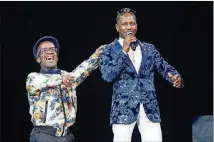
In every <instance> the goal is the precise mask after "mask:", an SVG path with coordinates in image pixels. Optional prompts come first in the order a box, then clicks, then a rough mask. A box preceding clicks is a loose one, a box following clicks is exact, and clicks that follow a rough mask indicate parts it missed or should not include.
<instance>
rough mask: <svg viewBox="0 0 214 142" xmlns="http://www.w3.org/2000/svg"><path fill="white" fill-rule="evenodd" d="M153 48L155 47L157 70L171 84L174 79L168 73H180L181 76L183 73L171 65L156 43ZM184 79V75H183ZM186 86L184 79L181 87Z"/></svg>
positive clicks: (154, 54)
mask: <svg viewBox="0 0 214 142" xmlns="http://www.w3.org/2000/svg"><path fill="white" fill-rule="evenodd" d="M152 49H153V56H154V60H155V66H156V69H157V71H158V72H159V73H160V74H161V75H162V77H163V78H164V79H165V80H167V81H169V82H170V83H171V84H173V81H172V80H171V79H170V77H169V76H168V73H169V72H170V73H171V74H173V75H179V76H180V77H181V75H180V74H179V73H178V71H177V70H176V69H175V68H174V67H173V66H171V65H170V64H168V63H167V62H166V61H165V60H164V58H163V57H162V56H161V54H160V53H159V52H158V50H157V49H156V48H155V46H154V45H152ZM181 79H182V77H181ZM183 87H184V83H183V79H182V82H181V88H183Z"/></svg>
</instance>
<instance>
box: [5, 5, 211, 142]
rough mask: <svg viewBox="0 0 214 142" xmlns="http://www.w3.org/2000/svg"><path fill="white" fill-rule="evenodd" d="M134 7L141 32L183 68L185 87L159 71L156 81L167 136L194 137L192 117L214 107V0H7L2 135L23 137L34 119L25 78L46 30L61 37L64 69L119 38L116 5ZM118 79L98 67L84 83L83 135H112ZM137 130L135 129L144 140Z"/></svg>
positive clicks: (99, 138)
mask: <svg viewBox="0 0 214 142" xmlns="http://www.w3.org/2000/svg"><path fill="white" fill-rule="evenodd" d="M123 7H130V8H133V9H134V10H136V12H137V19H138V34H137V37H138V39H140V40H142V41H145V42H148V43H152V44H155V45H156V47H157V48H158V50H159V51H160V53H161V54H162V55H163V57H164V58H165V60H166V61H168V62H169V63H170V64H171V65H173V66H174V67H175V68H176V69H177V70H178V71H179V72H180V74H181V75H182V77H183V79H184V83H185V88H184V89H175V88H173V87H172V86H171V85H170V84H169V83H168V82H167V81H165V80H163V79H162V77H161V76H160V75H159V74H156V75H155V85H156V89H157V94H158V100H159V104H160V110H161V117H162V123H161V124H162V131H163V140H164V142H181V141H182V142H191V137H192V133H191V128H192V118H193V117H194V116H196V115H205V114H212V112H213V111H212V103H213V102H212V100H213V99H212V79H213V76H212V73H213V70H212V64H213V62H212V53H213V52H212V49H213V45H212V44H213V41H212V39H213V38H212V36H213V35H212V34H213V20H212V17H213V15H212V14H213V13H212V12H213V11H212V8H213V7H212V2H19V3H18V2H7V3H4V4H3V3H1V14H2V15H3V18H2V23H1V24H2V27H3V37H2V39H4V42H3V44H2V45H3V49H2V59H3V62H2V66H3V73H2V75H3V76H2V79H3V81H2V82H3V83H2V95H3V96H2V108H3V110H2V117H3V121H2V126H3V128H2V132H3V141H4V142H9V141H11V140H13V141H20V142H25V141H28V139H29V134H30V131H31V129H32V123H31V121H30V115H29V105H28V100H27V95H26V89H25V81H26V77H27V75H28V74H29V73H30V72H35V71H39V70H40V66H39V64H37V63H36V62H35V59H34V58H33V55H32V47H33V45H34V43H35V42H36V41H37V40H38V38H40V37H41V36H45V35H51V36H54V37H56V38H57V39H58V40H59V42H60V46H61V48H60V60H59V68H61V69H64V70H67V71H72V70H73V69H75V67H76V66H77V65H78V64H80V63H81V62H82V61H83V60H85V59H87V58H88V57H89V56H90V55H91V54H92V53H93V52H94V51H95V49H96V48H97V47H99V46H100V45H102V44H107V43H110V42H111V41H113V40H114V39H115V38H117V37H118V34H117V33H116V30H115V27H114V25H115V18H116V12H117V10H118V9H120V8H123ZM111 87H112V84H109V83H106V82H104V81H103V80H102V79H101V77H100V72H99V70H96V71H94V72H93V73H92V74H91V75H90V76H89V77H88V79H87V80H85V81H84V82H83V83H82V84H81V85H80V86H79V87H78V88H77V95H78V113H77V121H76V123H75V125H74V126H73V127H72V128H71V130H72V131H73V133H74V135H75V137H76V140H77V142H86V141H87V142H111V141H112V138H113V134H112V130H111V127H110V125H109V112H110V107H111V93H112V88H111ZM139 136H140V135H139V132H138V130H137V129H135V131H134V133H133V140H135V141H134V142H140V137H139Z"/></svg>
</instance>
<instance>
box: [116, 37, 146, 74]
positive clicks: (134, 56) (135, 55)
mask: <svg viewBox="0 0 214 142" xmlns="http://www.w3.org/2000/svg"><path fill="white" fill-rule="evenodd" d="M118 41H119V43H120V45H121V46H122V47H123V41H124V39H123V38H121V37H120V38H119V40H118ZM127 54H128V55H129V58H130V60H131V61H132V64H133V65H134V67H135V70H136V72H137V73H138V72H139V69H140V65H141V61H142V52H141V48H140V46H139V45H138V46H137V47H136V50H135V51H133V50H132V49H131V48H130V49H129V51H128V53H127Z"/></svg>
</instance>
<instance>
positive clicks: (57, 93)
mask: <svg viewBox="0 0 214 142" xmlns="http://www.w3.org/2000/svg"><path fill="white" fill-rule="evenodd" d="M98 59H99V58H98V56H97V54H96V53H94V54H92V55H91V56H90V58H89V59H88V60H85V61H84V62H82V63H81V64H80V65H79V66H78V67H77V68H76V69H74V70H73V71H72V72H66V71H64V70H61V73H60V74H42V73H36V72H32V73H30V74H29V75H28V76H27V81H26V89H27V92H28V101H29V105H30V114H31V116H32V117H31V121H32V123H33V124H34V126H52V127H54V128H56V129H57V131H56V136H65V135H66V134H67V129H68V127H70V126H72V125H73V124H74V123H75V119H76V112H77V97H76V88H77V87H78V85H79V84H80V83H82V82H83V81H84V80H85V79H86V78H87V77H88V76H89V74H90V73H91V72H92V71H93V70H95V69H96V68H97V67H98ZM63 75H71V76H73V77H74V82H73V83H72V87H70V88H68V87H66V86H65V85H63V84H62V76H63Z"/></svg>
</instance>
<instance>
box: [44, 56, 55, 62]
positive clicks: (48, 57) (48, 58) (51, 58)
mask: <svg viewBox="0 0 214 142" xmlns="http://www.w3.org/2000/svg"><path fill="white" fill-rule="evenodd" d="M45 60H46V61H53V60H54V57H53V56H47V57H46V58H45Z"/></svg>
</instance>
